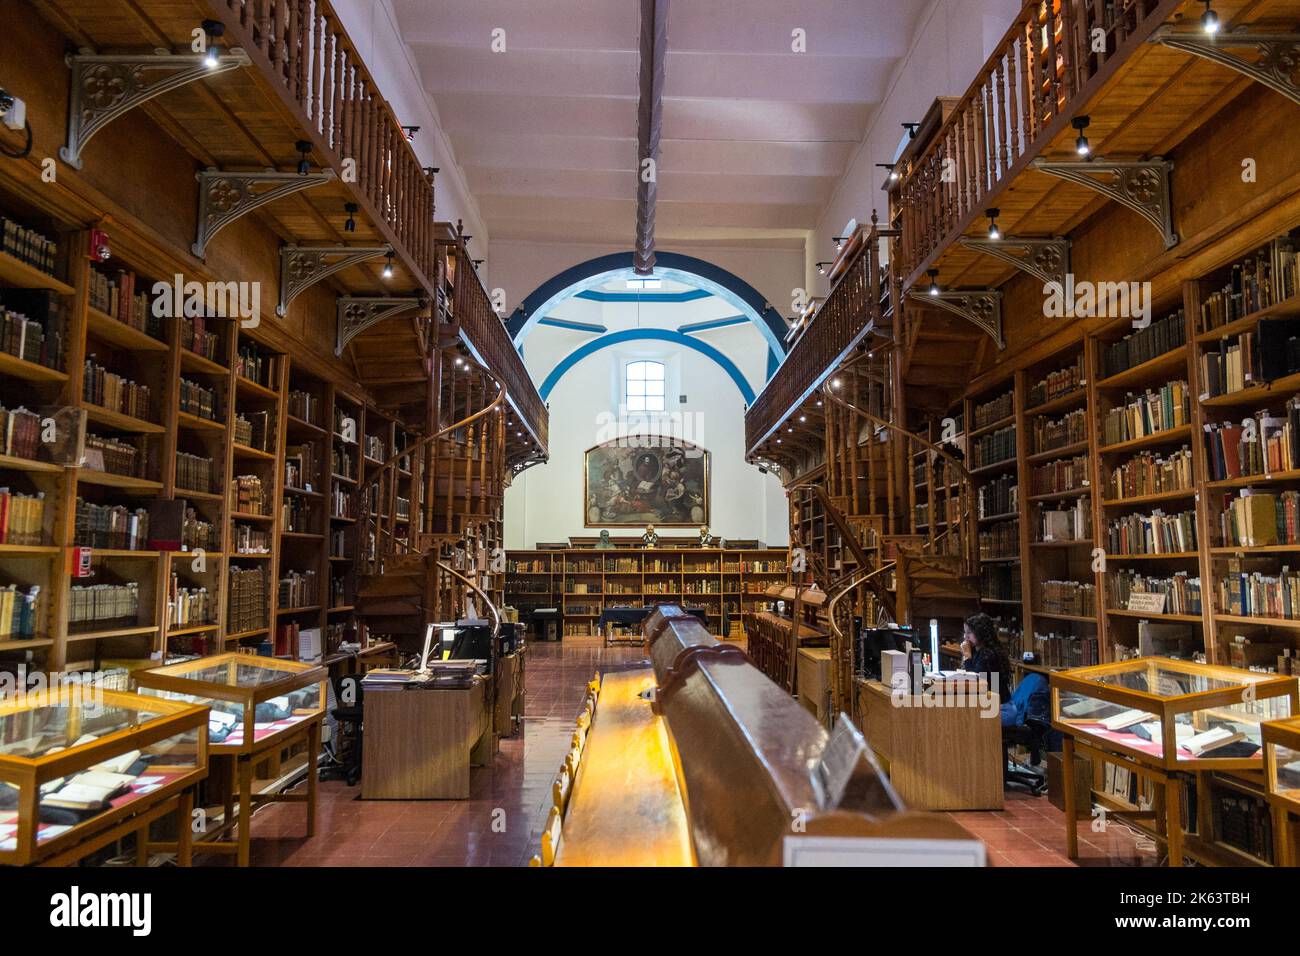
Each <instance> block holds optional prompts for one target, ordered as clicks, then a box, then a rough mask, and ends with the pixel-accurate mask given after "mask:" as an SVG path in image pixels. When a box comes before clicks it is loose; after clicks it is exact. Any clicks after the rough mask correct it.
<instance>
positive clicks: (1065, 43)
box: [1061, 0, 1087, 102]
mask: <svg viewBox="0 0 1300 956" xmlns="http://www.w3.org/2000/svg"><path fill="white" fill-rule="evenodd" d="M1078 2H1079V0H1061V55H1062V56H1063V57H1064V58H1065V92H1064V96H1065V100H1066V102H1069V100H1070V98H1071V97H1073V96H1074V93H1075V91H1076V90H1078V88H1079V86H1080V83H1079V77H1078V70H1079V59H1080V58H1079V56H1078V52H1077V51H1078V50H1079V48H1080V47H1079V37H1078V34H1077V27H1076V23H1075V20H1076V17H1075V12H1076V11H1075V4H1076V3H1078ZM1084 39H1085V44H1084V46H1083V49H1085V50H1086V49H1087V44H1086V40H1087V34H1086V32H1085V34H1084Z"/></svg>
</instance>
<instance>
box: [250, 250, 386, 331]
mask: <svg viewBox="0 0 1300 956" xmlns="http://www.w3.org/2000/svg"><path fill="white" fill-rule="evenodd" d="M390 251H392V250H390V249H389V247H388V246H295V245H286V246H281V247H280V304H279V305H277V306H276V307H275V314H276V315H281V316H282V315H284V314H285V313H287V312H288V311H289V303H290V302H292V301H293V300H294V299H296V298H297V297H298V296H299V295H300V294H301V293H303V292H305V291H306V290H307V289H310V288H311V287H312V286H314V285H315V284H316V283H317V282H320V281H321V280H322V279H324V278H325V277H326V276H331V275H333V274H334V273H336V272H338V271H339V270H340V269H346V268H347V267H348V266H350V265H355V264H356V263H358V262H365V261H366V260H367V259H377V258H379V257H380V256H386V255H388V253H389V252H390Z"/></svg>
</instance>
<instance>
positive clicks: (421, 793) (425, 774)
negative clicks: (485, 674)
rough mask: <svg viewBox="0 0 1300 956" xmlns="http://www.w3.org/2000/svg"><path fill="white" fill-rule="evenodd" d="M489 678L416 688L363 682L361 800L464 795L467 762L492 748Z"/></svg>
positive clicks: (466, 791) (478, 759)
mask: <svg viewBox="0 0 1300 956" xmlns="http://www.w3.org/2000/svg"><path fill="white" fill-rule="evenodd" d="M487 689H488V682H487V681H486V680H483V679H482V678H476V679H475V681H474V684H473V686H471V687H466V688H455V689H438V690H421V689H417V688H408V687H403V686H397V687H390V688H380V687H374V688H371V687H367V688H366V696H365V705H364V706H365V721H366V723H365V748H366V749H365V759H364V760H363V761H362V764H361V797H362V799H363V800H465V799H468V797H469V768H470V763H471V762H480V763H481V762H483V761H484V760H485V759H486V756H487V755H488V754H489V753H490V751H491V746H492V743H493V741H492V734H491V733H490V732H489V731H490V729H491V726H492V722H491V717H492V714H491V711H490V705H489V703H488V700H487Z"/></svg>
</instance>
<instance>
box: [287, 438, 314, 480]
mask: <svg viewBox="0 0 1300 956" xmlns="http://www.w3.org/2000/svg"><path fill="white" fill-rule="evenodd" d="M319 475H320V459H319V458H317V457H316V443H315V442H310V441H308V442H303V443H302V444H300V445H290V446H289V447H288V448H286V449H285V453H284V484H285V487H286V488H299V489H308V490H313V489H314V488H315V486H316V484H317V478H318V476H319Z"/></svg>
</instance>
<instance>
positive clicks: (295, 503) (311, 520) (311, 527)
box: [280, 495, 319, 534]
mask: <svg viewBox="0 0 1300 956" xmlns="http://www.w3.org/2000/svg"><path fill="white" fill-rule="evenodd" d="M314 511H315V508H314V507H313V506H312V501H311V500H310V499H309V498H303V497H300V496H298V495H285V496H284V499H283V500H282V501H281V502H280V527H281V529H282V530H284V531H289V532H292V533H295V534H317V533H318V531H319V529H318V528H317V527H316V520H315V514H314Z"/></svg>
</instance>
